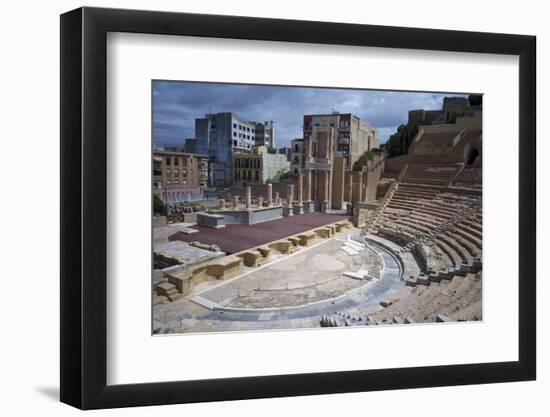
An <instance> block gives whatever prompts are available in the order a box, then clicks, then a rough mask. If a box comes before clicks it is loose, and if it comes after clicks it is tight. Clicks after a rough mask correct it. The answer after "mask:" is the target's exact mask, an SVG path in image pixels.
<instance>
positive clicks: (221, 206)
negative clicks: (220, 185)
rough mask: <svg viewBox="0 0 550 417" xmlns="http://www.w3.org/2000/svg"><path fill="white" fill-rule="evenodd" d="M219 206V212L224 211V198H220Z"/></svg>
mask: <svg viewBox="0 0 550 417" xmlns="http://www.w3.org/2000/svg"><path fill="white" fill-rule="evenodd" d="M219 204H220V205H219V207H220V210H223V209H225V198H221V199H220V201H219Z"/></svg>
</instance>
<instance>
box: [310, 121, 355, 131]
mask: <svg viewBox="0 0 550 417" xmlns="http://www.w3.org/2000/svg"><path fill="white" fill-rule="evenodd" d="M313 126H316V127H321V126H330V127H336V124H335V123H323V124H321V123H313ZM338 127H339V128H340V129H347V128H349V122H348V121H346V120H343V121H341V122H340V124H339V126H338ZM310 129H311V124H310V123H306V124H304V130H310Z"/></svg>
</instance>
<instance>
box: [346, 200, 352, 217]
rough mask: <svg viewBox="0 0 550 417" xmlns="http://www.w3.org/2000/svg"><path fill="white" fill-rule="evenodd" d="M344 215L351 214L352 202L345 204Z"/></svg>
mask: <svg viewBox="0 0 550 417" xmlns="http://www.w3.org/2000/svg"><path fill="white" fill-rule="evenodd" d="M346 215H348V216H353V204H351V203H347V204H346Z"/></svg>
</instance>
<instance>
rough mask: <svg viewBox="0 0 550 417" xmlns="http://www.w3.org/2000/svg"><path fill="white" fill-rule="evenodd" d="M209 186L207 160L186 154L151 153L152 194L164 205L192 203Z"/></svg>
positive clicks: (169, 152) (156, 151)
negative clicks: (183, 202)
mask: <svg viewBox="0 0 550 417" xmlns="http://www.w3.org/2000/svg"><path fill="white" fill-rule="evenodd" d="M206 187H208V157H207V156H206V155H199V154H190V153H185V152H173V151H161V150H155V151H154V152H153V193H154V194H155V195H157V196H159V197H160V198H161V200H163V201H164V202H165V203H166V202H169V203H173V202H178V201H186V200H193V199H196V198H200V197H201V196H202V192H203V190H204V189H205V188H206Z"/></svg>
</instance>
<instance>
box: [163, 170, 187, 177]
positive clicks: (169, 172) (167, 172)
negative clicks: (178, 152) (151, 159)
mask: <svg viewBox="0 0 550 417" xmlns="http://www.w3.org/2000/svg"><path fill="white" fill-rule="evenodd" d="M181 173H182V175H183V176H187V170H186V169H183V170H182V171H181ZM172 174H174V176H176V177H179V175H180V170H179V169H174V170H173V171H172V170H171V169H167V170H166V175H172ZM192 174H193V171H191V175H192Z"/></svg>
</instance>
